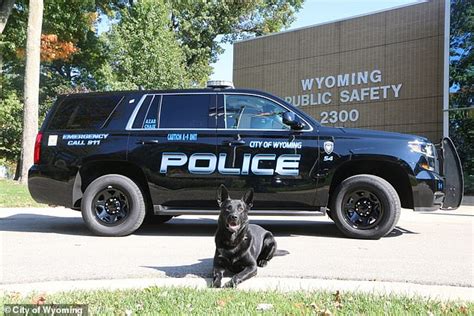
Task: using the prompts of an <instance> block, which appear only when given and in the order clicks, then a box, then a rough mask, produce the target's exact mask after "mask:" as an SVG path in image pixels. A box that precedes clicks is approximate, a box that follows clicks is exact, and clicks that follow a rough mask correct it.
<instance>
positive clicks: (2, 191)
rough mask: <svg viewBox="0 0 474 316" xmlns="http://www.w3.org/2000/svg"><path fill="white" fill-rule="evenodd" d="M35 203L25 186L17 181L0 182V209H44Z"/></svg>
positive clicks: (42, 205)
mask: <svg viewBox="0 0 474 316" xmlns="http://www.w3.org/2000/svg"><path fill="white" fill-rule="evenodd" d="M45 206H47V205H46V204H38V203H36V202H35V201H34V200H33V198H32V197H31V195H30V192H28V188H27V187H26V185H23V184H19V183H18V182H17V181H12V180H0V207H45Z"/></svg>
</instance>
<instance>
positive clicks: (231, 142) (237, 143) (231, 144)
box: [222, 139, 245, 147]
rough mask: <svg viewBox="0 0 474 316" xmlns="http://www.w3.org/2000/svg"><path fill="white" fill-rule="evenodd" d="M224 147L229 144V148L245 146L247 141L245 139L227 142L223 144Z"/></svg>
mask: <svg viewBox="0 0 474 316" xmlns="http://www.w3.org/2000/svg"><path fill="white" fill-rule="evenodd" d="M222 143H223V144H224V145H225V144H227V145H228V146H231V147H233V146H243V145H245V140H243V139H234V140H225V141H223V142H222Z"/></svg>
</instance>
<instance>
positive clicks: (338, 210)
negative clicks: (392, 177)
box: [331, 174, 401, 239]
mask: <svg viewBox="0 0 474 316" xmlns="http://www.w3.org/2000/svg"><path fill="white" fill-rule="evenodd" d="M400 208H401V206H400V198H399V197H398V194H397V191H396V190H395V189H394V188H393V186H392V185H391V184H390V183H388V182H387V181H386V180H384V179H382V178H380V177H377V176H373V175H367V174H363V175H356V176H352V177H349V178H347V179H345V180H344V181H342V182H341V184H340V185H339V186H338V187H337V188H336V190H335V191H334V194H333V198H332V201H331V215H332V219H333V220H334V222H335V223H336V225H337V227H338V228H339V229H340V230H341V231H342V232H343V233H344V235H346V236H348V237H352V238H362V239H379V238H381V237H383V236H386V235H387V234H389V233H390V232H391V231H392V230H393V228H394V227H395V225H396V224H397V222H398V219H399V218H400Z"/></svg>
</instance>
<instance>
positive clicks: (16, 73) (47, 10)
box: [0, 0, 126, 161]
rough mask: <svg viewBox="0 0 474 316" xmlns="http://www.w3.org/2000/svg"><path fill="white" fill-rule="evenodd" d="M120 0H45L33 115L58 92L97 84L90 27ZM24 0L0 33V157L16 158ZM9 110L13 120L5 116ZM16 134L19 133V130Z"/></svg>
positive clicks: (99, 60)
mask: <svg viewBox="0 0 474 316" xmlns="http://www.w3.org/2000/svg"><path fill="white" fill-rule="evenodd" d="M125 2H126V1H125V0H48V1H46V2H45V3H44V19H43V26H42V30H43V34H42V35H41V68H40V69H41V72H40V90H39V92H40V95H39V120H40V122H41V120H42V118H43V117H44V115H45V113H46V112H47V110H48V109H49V108H50V106H51V105H52V103H53V101H54V99H55V98H56V96H57V95H58V94H59V93H70V92H73V91H90V90H95V89H97V88H98V87H97V80H96V79H95V78H96V75H95V72H96V71H97V69H98V68H100V67H101V65H102V64H103V63H104V62H105V53H104V49H103V45H102V43H101V41H99V37H98V34H97V30H96V25H97V23H98V20H99V16H107V15H111V16H112V15H114V14H116V12H117V11H118V10H119V8H120V7H122V6H123V5H124V3H125ZM28 13H29V3H28V1H26V0H16V1H15V5H14V6H13V8H12V10H11V15H10V17H9V19H8V23H7V24H6V26H5V30H4V32H3V34H1V35H0V41H1V42H2V43H3V45H1V46H0V54H1V56H2V57H3V58H4V59H3V60H4V65H3V67H2V70H3V72H2V76H1V77H0V84H1V86H2V88H3V89H2V90H1V91H0V108H1V113H0V114H5V113H7V114H8V115H5V116H0V126H7V127H8V128H0V158H6V159H8V160H13V161H19V158H20V147H21V142H22V140H21V134H22V127H21V124H16V123H12V122H21V121H22V115H23V110H22V106H21V103H23V100H24V95H23V89H24V76H25V61H26V60H25V57H26V50H25V47H26V37H27V36H26V35H27V24H28ZM11 115H15V117H14V121H7V117H11ZM19 135H20V136H19Z"/></svg>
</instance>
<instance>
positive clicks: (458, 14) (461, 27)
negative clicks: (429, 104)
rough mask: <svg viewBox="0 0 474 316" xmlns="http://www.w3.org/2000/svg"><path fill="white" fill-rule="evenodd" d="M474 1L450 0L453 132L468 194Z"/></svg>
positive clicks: (472, 170)
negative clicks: (456, 109)
mask: <svg viewBox="0 0 474 316" xmlns="http://www.w3.org/2000/svg"><path fill="white" fill-rule="evenodd" d="M473 30H474V3H473V2H472V1H469V0H452V1H451V32H450V60H449V75H450V87H451V93H450V96H449V103H450V107H451V108H468V107H471V109H465V110H458V111H451V112H450V115H449V121H450V136H451V138H452V139H453V141H454V143H455V144H456V147H457V150H458V152H459V156H460V158H461V162H462V163H463V170H464V179H465V187H464V191H465V193H466V194H471V195H472V194H474V146H473V145H474V107H473V102H474V101H473V100H474V49H473Z"/></svg>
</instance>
